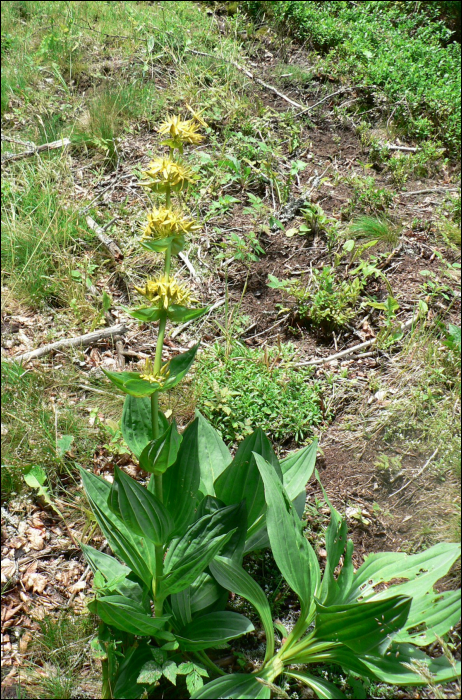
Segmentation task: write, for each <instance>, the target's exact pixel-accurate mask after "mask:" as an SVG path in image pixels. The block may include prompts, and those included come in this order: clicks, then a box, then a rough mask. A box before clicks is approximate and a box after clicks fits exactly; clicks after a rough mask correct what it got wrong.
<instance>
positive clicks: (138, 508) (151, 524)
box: [108, 467, 174, 545]
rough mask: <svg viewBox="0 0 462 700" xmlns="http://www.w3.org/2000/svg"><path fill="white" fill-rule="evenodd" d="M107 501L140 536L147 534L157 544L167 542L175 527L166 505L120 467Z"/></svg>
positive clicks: (115, 473) (116, 469) (116, 470)
mask: <svg viewBox="0 0 462 700" xmlns="http://www.w3.org/2000/svg"><path fill="white" fill-rule="evenodd" d="M108 504H109V507H110V508H111V510H113V511H114V512H115V514H116V515H118V516H119V518H120V519H121V520H122V521H123V522H124V523H125V525H126V526H127V527H128V528H129V529H130V530H131V531H132V532H134V533H135V534H137V535H139V536H140V537H147V538H148V539H150V540H151V541H152V542H154V544H156V545H165V544H166V543H167V542H168V539H169V537H170V534H171V533H172V531H173V528H174V522H173V519H172V517H171V516H170V514H169V512H168V510H167V509H166V507H165V506H164V505H163V503H161V501H160V500H159V499H158V498H157V496H155V495H154V494H153V493H150V492H149V491H148V490H147V489H146V488H145V487H144V486H141V484H139V483H138V482H137V481H135V479H132V478H131V477H130V476H128V474H126V473H125V472H123V471H122V470H121V469H119V468H118V467H116V468H115V470H114V483H113V484H112V488H111V490H110V492H109V497H108Z"/></svg>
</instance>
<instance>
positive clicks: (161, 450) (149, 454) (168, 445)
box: [140, 420, 183, 474]
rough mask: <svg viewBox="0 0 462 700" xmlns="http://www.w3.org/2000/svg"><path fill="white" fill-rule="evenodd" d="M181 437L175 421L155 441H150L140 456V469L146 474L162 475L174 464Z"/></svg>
mask: <svg viewBox="0 0 462 700" xmlns="http://www.w3.org/2000/svg"><path fill="white" fill-rule="evenodd" d="M182 439H183V438H182V437H181V435H180V434H179V432H178V429H177V427H176V422H175V420H173V421H172V423H170V425H169V427H168V428H167V430H166V431H165V433H163V434H162V435H161V436H160V437H159V438H157V440H151V442H149V443H148V444H147V445H146V447H145V448H144V450H143V452H142V453H141V454H140V467H141V469H144V470H145V471H146V472H152V473H156V474H163V473H164V472H166V471H167V469H168V468H169V467H171V466H172V464H174V463H175V461H176V458H177V455H178V450H179V449H180V445H181V441H182Z"/></svg>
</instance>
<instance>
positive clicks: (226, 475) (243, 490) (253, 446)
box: [214, 428, 282, 529]
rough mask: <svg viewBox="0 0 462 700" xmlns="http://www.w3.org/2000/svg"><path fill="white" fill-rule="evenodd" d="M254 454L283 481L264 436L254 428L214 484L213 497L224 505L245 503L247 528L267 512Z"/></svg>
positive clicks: (275, 458) (276, 461) (274, 456)
mask: <svg viewBox="0 0 462 700" xmlns="http://www.w3.org/2000/svg"><path fill="white" fill-rule="evenodd" d="M253 453H256V454H258V455H261V456H262V457H263V458H264V461H265V460H266V462H265V463H266V464H267V463H268V462H269V463H270V465H268V466H267V467H266V469H271V471H272V472H274V473H275V474H276V476H277V478H278V479H279V480H281V481H282V472H281V467H280V466H279V462H278V460H277V457H276V455H275V454H274V452H273V448H272V447H271V443H270V441H269V440H268V438H267V437H266V435H265V433H264V432H263V431H262V430H261V429H260V428H257V430H256V431H255V432H254V433H252V435H249V436H247V437H246V439H245V440H244V441H243V442H242V443H241V444H240V445H239V448H238V450H237V452H236V456H235V457H234V459H233V461H232V462H231V464H230V465H229V466H228V467H227V468H226V469H225V470H224V471H223V472H222V474H220V476H219V477H218V479H217V480H216V481H215V484H214V486H215V493H216V495H217V496H218V498H221V500H222V501H224V502H225V503H226V504H227V505H231V504H232V503H240V502H241V501H242V500H245V501H246V505H247V527H248V528H249V529H250V528H251V526H252V525H253V523H255V522H256V521H257V520H258V518H259V517H261V515H262V514H263V513H264V512H265V510H266V506H265V492H264V488H263V482H262V479H261V476H260V471H259V469H258V467H257V465H256V462H255V457H254V456H253Z"/></svg>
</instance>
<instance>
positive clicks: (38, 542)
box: [27, 527, 45, 551]
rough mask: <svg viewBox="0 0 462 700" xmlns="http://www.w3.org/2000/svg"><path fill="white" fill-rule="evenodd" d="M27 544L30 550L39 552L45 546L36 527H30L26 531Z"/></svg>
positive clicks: (41, 533)
mask: <svg viewBox="0 0 462 700" xmlns="http://www.w3.org/2000/svg"><path fill="white" fill-rule="evenodd" d="M27 536H28V538H29V543H30V546H31V547H32V549H35V550H37V551H40V550H41V549H43V547H44V546H45V540H44V536H43V532H42V531H41V530H39V529H38V528H36V527H30V528H29V530H28V531H27Z"/></svg>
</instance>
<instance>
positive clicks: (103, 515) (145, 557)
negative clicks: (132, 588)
mask: <svg viewBox="0 0 462 700" xmlns="http://www.w3.org/2000/svg"><path fill="white" fill-rule="evenodd" d="M79 471H80V475H81V477H82V481H83V485H84V488H85V493H86V495H87V498H88V501H89V503H90V506H91V508H92V510H93V512H94V514H95V517H96V520H97V522H98V525H99V526H100V528H101V530H102V532H103V535H104V536H105V538H106V539H107V541H108V544H109V546H110V547H111V549H112V551H113V552H114V554H115V555H116V556H117V557H119V558H120V559H122V561H124V562H125V563H126V564H127V565H128V566H129V567H130V569H131V570H132V571H133V572H134V573H135V574H136V575H137V576H138V577H139V578H140V579H141V580H142V581H143V582H144V583H145V584H146V586H147V587H148V588H149V589H150V588H151V583H152V578H153V576H154V575H155V571H156V569H155V547H154V545H153V544H152V543H151V542H149V540H146V539H145V538H140V537H138V536H137V535H135V534H134V533H132V532H131V531H130V530H129V529H128V528H127V527H126V526H125V525H124V523H123V522H122V521H121V520H120V518H118V517H117V516H116V515H114V514H113V513H112V512H111V510H110V509H109V507H108V505H107V499H108V496H109V491H110V489H111V486H110V484H109V483H108V482H107V481H105V479H102V478H101V477H99V476H96V475H95V474H91V473H90V472H87V471H85V470H84V469H82V468H79Z"/></svg>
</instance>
